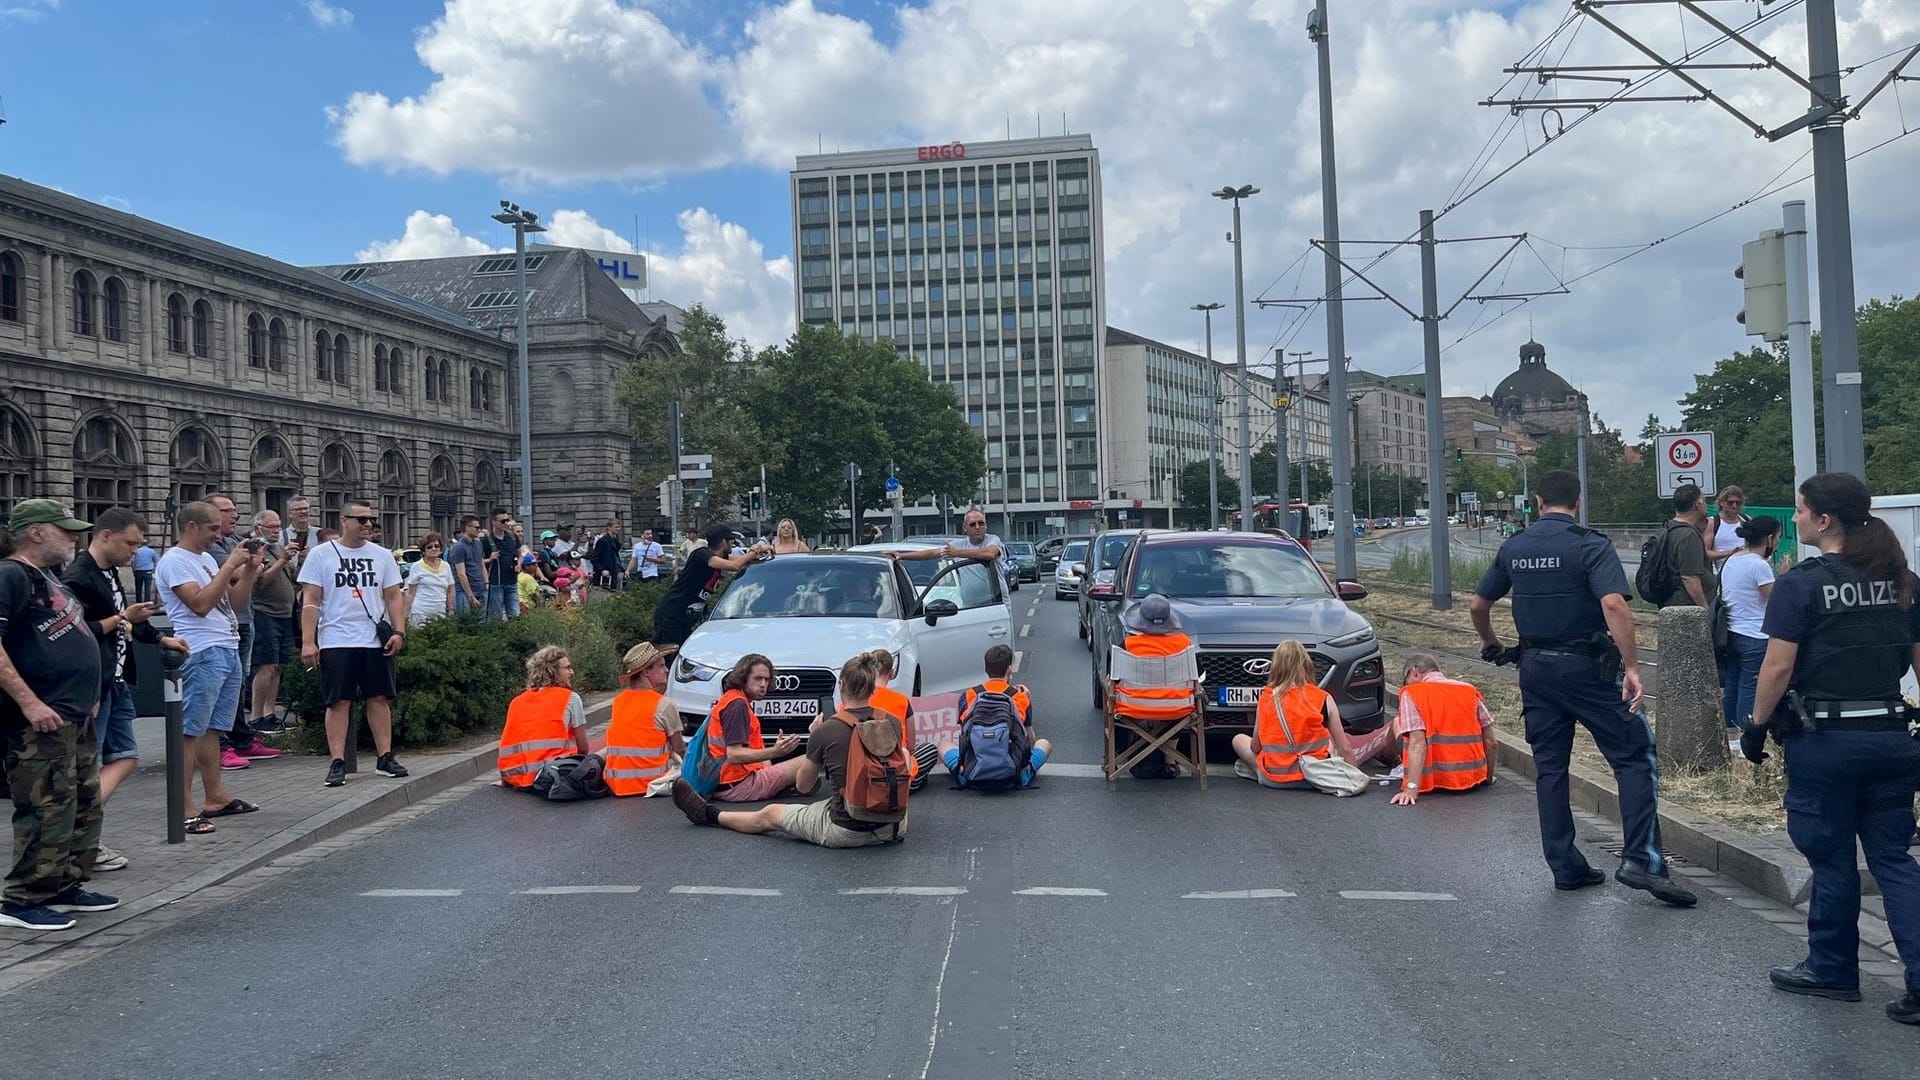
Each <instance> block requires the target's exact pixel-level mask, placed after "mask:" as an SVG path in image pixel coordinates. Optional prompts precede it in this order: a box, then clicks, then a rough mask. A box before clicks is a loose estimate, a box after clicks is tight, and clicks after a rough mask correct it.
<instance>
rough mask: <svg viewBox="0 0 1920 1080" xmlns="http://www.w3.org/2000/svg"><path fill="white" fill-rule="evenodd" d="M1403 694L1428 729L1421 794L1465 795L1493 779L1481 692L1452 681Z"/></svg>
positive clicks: (1411, 687)
mask: <svg viewBox="0 0 1920 1080" xmlns="http://www.w3.org/2000/svg"><path fill="white" fill-rule="evenodd" d="M1400 692H1401V693H1402V694H1405V695H1406V696H1407V697H1409V698H1412V699H1413V707H1414V708H1416V709H1418V710H1420V719H1421V721H1422V722H1423V723H1425V724H1426V728H1427V767H1426V768H1425V769H1424V770H1422V771H1421V773H1420V790H1421V792H1423V793H1424V792H1428V791H1432V790H1433V789H1434V788H1445V789H1447V790H1448V791H1464V790H1466V789H1467V788H1470V787H1477V786H1479V785H1481V784H1484V783H1486V782H1487V780H1488V778H1489V777H1490V776H1491V775H1492V769H1491V768H1490V763H1489V762H1488V761H1487V748H1486V742H1485V741H1484V740H1485V736H1484V735H1483V734H1482V732H1481V728H1480V708H1479V706H1480V691H1478V690H1476V689H1474V688H1473V687H1472V686H1471V685H1469V684H1467V683H1463V682H1457V681H1455V680H1453V679H1433V680H1424V681H1421V682H1412V683H1408V684H1407V685H1406V686H1404V687H1402V688H1401V690H1400Z"/></svg>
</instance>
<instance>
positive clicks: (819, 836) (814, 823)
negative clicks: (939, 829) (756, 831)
mask: <svg viewBox="0 0 1920 1080" xmlns="http://www.w3.org/2000/svg"><path fill="white" fill-rule="evenodd" d="M762 771H763V772H764V771H765V770H762ZM831 801H832V800H829V799H821V800H820V801H819V802H810V803H803V804H800V805H797V806H789V807H787V808H786V810H785V811H784V812H783V813H781V815H780V831H781V832H783V833H786V834H787V835H788V836H791V837H793V838H794V839H795V840H803V841H805V842H807V843H809V844H818V845H820V846H821V847H828V848H850V847H874V846H876V845H879V844H891V843H894V842H895V841H897V840H905V839H906V838H907V819H906V818H901V819H900V822H899V824H897V825H882V826H880V827H879V828H877V829H874V830H872V831H871V832H869V831H864V830H861V829H849V828H847V827H845V826H843V825H836V824H834V821H833V815H832V814H830V813H828V812H827V806H828V804H829V803H830V802H831Z"/></svg>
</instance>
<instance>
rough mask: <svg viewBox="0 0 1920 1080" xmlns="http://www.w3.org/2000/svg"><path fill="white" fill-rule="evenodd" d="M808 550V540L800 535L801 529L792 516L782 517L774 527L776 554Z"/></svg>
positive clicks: (791, 553)
mask: <svg viewBox="0 0 1920 1080" xmlns="http://www.w3.org/2000/svg"><path fill="white" fill-rule="evenodd" d="M806 550H808V548H807V541H806V539H805V538H804V537H802V536H801V535H800V529H799V527H798V526H796V525H795V524H794V523H793V519H792V518H781V519H780V523H779V524H778V525H775V526H774V528H773V553H774V554H775V555H798V554H800V553H801V552H803V551H806Z"/></svg>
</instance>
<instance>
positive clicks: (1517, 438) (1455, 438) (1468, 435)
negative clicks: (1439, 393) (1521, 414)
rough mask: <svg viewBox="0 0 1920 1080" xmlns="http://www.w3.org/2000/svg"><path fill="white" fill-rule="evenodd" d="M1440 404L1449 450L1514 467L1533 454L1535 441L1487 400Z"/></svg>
mask: <svg viewBox="0 0 1920 1080" xmlns="http://www.w3.org/2000/svg"><path fill="white" fill-rule="evenodd" d="M1440 404H1441V415H1442V417H1443V418H1444V420H1445V423H1446V432H1447V436H1446V438H1447V445H1448V446H1452V447H1458V448H1460V449H1462V450H1465V451H1467V452H1468V453H1471V454H1477V455H1480V456H1482V457H1484V458H1485V459H1486V460H1488V461H1491V462H1493V463H1494V464H1496V465H1513V464H1516V463H1517V462H1518V461H1519V460H1520V457H1521V455H1523V454H1524V455H1531V454H1532V453H1533V450H1534V441H1533V439H1532V438H1530V437H1529V436H1528V435H1527V433H1526V432H1525V431H1523V430H1521V429H1520V427H1519V426H1518V425H1516V424H1515V423H1513V422H1512V421H1510V420H1508V419H1506V418H1505V417H1502V416H1501V415H1500V414H1499V413H1498V412H1497V411H1495V409H1494V407H1493V405H1492V404H1491V403H1490V402H1488V401H1487V399H1485V398H1477V397H1449V398H1443V399H1442V400H1441V403H1440Z"/></svg>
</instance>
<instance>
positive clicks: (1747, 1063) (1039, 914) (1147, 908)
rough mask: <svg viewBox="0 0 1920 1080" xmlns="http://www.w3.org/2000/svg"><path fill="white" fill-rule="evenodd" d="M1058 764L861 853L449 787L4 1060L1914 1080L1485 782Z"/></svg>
mask: <svg viewBox="0 0 1920 1080" xmlns="http://www.w3.org/2000/svg"><path fill="white" fill-rule="evenodd" d="M1032 608H1037V614H1036V615H1034V616H1033V617H1032V618H1031V619H1029V617H1028V615H1027V613H1028V611H1029V610H1030V609H1032ZM1016 613H1017V614H1018V616H1019V618H1018V620H1017V621H1019V622H1020V623H1022V624H1027V623H1029V622H1030V623H1031V625H1032V626H1033V627H1034V628H1033V629H1032V630H1031V631H1029V632H1027V633H1028V636H1025V637H1020V638H1017V639H1016V641H1017V647H1018V648H1019V649H1020V650H1021V653H1022V656H1021V676H1022V678H1023V679H1024V681H1026V682H1027V683H1028V684H1029V685H1030V686H1031V687H1032V689H1033V692H1034V697H1035V700H1036V703H1037V706H1038V710H1039V717H1040V721H1039V722H1040V724H1041V726H1042V727H1043V728H1044V730H1045V734H1047V735H1049V736H1051V737H1052V738H1053V739H1054V740H1055V742H1056V752H1055V758H1054V760H1055V761H1056V762H1060V763H1069V764H1079V765H1092V764H1094V763H1096V762H1097V761H1098V760H1099V758H1098V752H1097V749H1096V747H1097V746H1098V743H1099V738H1098V728H1097V723H1096V720H1095V714H1094V713H1093V712H1092V710H1091V708H1090V706H1089V700H1088V696H1087V695H1088V675H1087V657H1086V654H1085V652H1084V650H1083V649H1082V648H1081V645H1080V643H1079V641H1078V640H1077V639H1076V638H1075V637H1074V632H1073V615H1072V605H1070V604H1068V603H1065V602H1056V601H1054V600H1053V599H1052V598H1051V597H1050V595H1049V594H1048V593H1046V592H1045V591H1039V592H1036V591H1035V590H1033V589H1031V587H1029V588H1028V589H1023V590H1022V591H1021V593H1020V594H1019V596H1018V603H1017V605H1016ZM1084 771H1085V770H1075V769H1058V770H1055V771H1054V773H1053V775H1051V776H1049V775H1048V774H1046V773H1043V774H1042V776H1043V780H1042V782H1041V784H1040V785H1039V786H1038V787H1037V788H1036V789H1034V790H1031V791H1028V792H1023V793H1018V794H1013V795H1000V796H990V795H979V794H974V793H963V792H957V791H952V790H948V789H946V788H945V787H944V785H941V784H938V783H936V784H935V785H934V786H933V787H932V788H931V789H929V790H928V791H927V792H925V793H923V794H922V795H920V796H916V799H915V804H914V805H915V809H914V811H913V818H912V826H911V835H910V837H909V839H908V842H907V843H905V844H904V845H901V846H898V847H887V848H881V849H869V850H863V851H823V850H818V849H814V848H810V847H806V846H803V845H800V844H796V843H793V842H791V841H788V840H785V839H782V838H778V837H748V836H739V835H733V834H728V833H722V832H719V831H715V830H709V829H696V828H694V827H692V826H690V825H688V824H686V822H685V821H684V819H682V818H681V817H680V816H679V815H678V814H677V813H676V812H675V811H674V808H673V807H672V806H671V805H670V804H669V803H667V802H666V801H664V800H644V801H641V800H622V801H618V802H602V803H594V804H576V805H547V804H544V803H536V802H534V801H532V800H531V799H528V798H526V797H524V796H521V795H517V794H513V793H509V792H505V791H502V790H499V789H494V788H481V789H477V790H475V791H474V792H473V793H472V794H471V795H469V796H467V797H465V798H464V799H461V800H459V801H457V802H454V803H452V804H450V805H449V806H448V807H447V808H445V809H443V810H440V811H438V812H436V813H433V814H430V815H427V816H424V817H422V818H420V819H419V820H418V821H417V822H415V823H413V824H412V825H409V826H405V827H402V828H397V829H394V830H390V831H387V832H384V833H381V834H379V835H377V836H375V837H373V838H371V839H370V840H368V841H366V842H365V843H363V844H360V845H358V846H356V847H353V848H350V849H348V850H345V851H343V852H341V853H339V854H336V855H333V856H331V857H328V858H326V859H323V860H319V861H316V862H313V863H310V864H308V865H307V866H305V867H303V868H301V869H298V870H295V871H293V872H290V873H287V874H285V875H283V876H281V877H280V878H279V879H277V880H276V881H274V882H272V883H271V884H268V885H266V886H264V887H263V888H261V889H259V890H257V891H255V892H252V893H250V894H248V895H246V896H244V897H243V898H242V899H240V900H238V901H236V902H235V903H233V904H231V905H228V906H227V907H224V908H221V909H217V910H215V911H214V912H212V913H210V914H208V915H204V916H200V917H196V918H192V919H188V920H186V921H183V922H181V923H179V924H178V925H176V926H174V927H171V928H167V929H163V930H158V931H155V932H154V933H151V934H149V935H147V936H145V937H143V938H140V939H137V940H134V941H132V942H129V943H127V944H125V945H122V946H119V947H118V948H115V949H113V950H111V951H109V952H107V953H105V954H104V955H103V956H102V957H101V958H100V959H97V960H95V961H93V962H91V963H88V964H86V965H84V966H81V967H78V968H74V969H72V970H68V971H65V972H63V973H60V974H56V975H53V976H51V977H49V978H47V979H45V980H42V981H41V982H39V983H36V984H33V985H31V986H29V987H28V988H26V989H25V990H22V991H20V992H17V993H15V994H13V995H11V996H9V997H6V998H0V1046H4V1047H6V1048H7V1050H6V1068H5V1070H4V1075H5V1076H6V1077H7V1078H8V1080H40V1078H42V1077H45V1078H49V1080H76V1078H94V1077H114V1078H117V1077H142V1078H155V1080H159V1078H175V1077H178V1078H193V1080H204V1078H207V1077H213V1078H219V1080H226V1078H239V1077H252V1076H257V1077H271V1078H321V1077H328V1078H344V1077H408V1078H421V1080H425V1078H440V1077H475V1078H478V1077H521V1076H533V1075H541V1076H576V1075H577V1076H596V1077H597V1076H620V1077H668V1076H717V1077H742V1078H760V1077H767V1078H787V1077H795V1078H813V1077H829V1076H835V1077H849V1078H868V1077H874V1078H879V1077H907V1078H915V1077H1014V1076H1019V1077H1023V1078H1029V1077H1030V1078H1054V1077H1059V1078H1067V1077H1100V1078H1114V1077H1226V1076H1249V1077H1252V1076H1260V1077H1266V1076H1281V1077H1420V1078H1425V1077H1463V1078H1464V1077H1475V1078H1479V1077H1494V1076H1498V1077H1525V1078H1529V1080H1531V1078H1535V1077H1548V1076H1551V1077H1574V1078H1583V1080H1584V1078H1600V1077H1648V1078H1652V1077H1682V1078H1710V1077H1730V1078H1731V1077H1740V1078H1742V1080H1746V1078H1751V1077H1753V1076H1756V1075H1760V1076H1779V1077H1789V1076H1798V1077H1841V1076H1845V1077H1911V1076H1913V1075H1914V1069H1915V1066H1914V1061H1915V1060H1916V1058H1915V1049H1916V1032H1914V1031H1913V1030H1912V1029H1910V1028H1903V1027H1900V1026H1898V1025H1895V1024H1892V1023H1890V1022H1888V1021H1887V1020H1886V1019H1884V1017H1883V1016H1882V1015H1881V1013H1880V1003H1881V1002H1882V1001H1884V1000H1887V999H1888V998H1890V997H1891V996H1892V995H1891V994H1890V993H1888V992H1887V991H1886V990H1885V989H1884V986H1883V984H1880V983H1878V982H1877V981H1870V983H1869V992H1868V1000H1867V1002H1866V1003H1864V1004H1860V1005H1843V1004H1836V1003H1829V1002H1816V1001H1809V1000H1805V999H1799V998H1790V997H1787V996H1784V995H1780V994H1777V993H1773V992H1771V991H1769V990H1768V989H1767V987H1766V983H1765V969H1766V968H1767V966H1768V965H1770V964H1775V963H1786V962H1792V961H1793V960H1795V959H1797V958H1798V951H1799V948H1800V945H1799V943H1798V942H1797V941H1796V940H1795V939H1794V938H1792V937H1790V936H1788V935H1787V934H1786V933H1784V932H1782V931H1781V930H1780V929H1778V928H1776V927H1774V926H1773V925H1771V924H1770V923H1768V922H1766V921H1764V920H1763V919H1761V918H1759V917H1758V916H1756V915H1755V914H1753V913H1751V912H1749V911H1746V910H1743V909H1741V908H1738V907H1736V906H1734V905H1732V904H1729V903H1725V902H1723V901H1715V900H1713V899H1712V898H1711V897H1709V898H1708V901H1707V902H1705V903H1703V905H1702V907H1701V908H1699V909H1697V910H1693V911H1676V910H1670V909H1667V908H1664V907H1661V906H1659V905H1658V904H1656V903H1655V902H1653V901H1652V900H1650V899H1649V898H1647V897H1645V896H1644V895H1642V894H1639V893H1633V892H1629V891H1627V890H1625V889H1622V888H1620V887H1617V886H1612V885H1609V886H1606V887H1603V888H1600V889H1595V890H1589V891H1586V892H1582V893H1577V894H1565V893H1556V892H1554V891H1553V890H1552V888H1551V887H1550V884H1549V879H1548V876H1547V872H1546V868H1545V867H1544V865H1543V864H1542V863H1541V860H1540V857H1539V853H1538V847H1537V843H1536V835H1535V830H1534V821H1533V809H1532V800H1531V796H1530V795H1528V794H1527V793H1526V792H1525V791H1523V790H1520V789H1519V788H1518V787H1516V786H1515V785H1514V784H1512V783H1511V782H1509V783H1505V784H1501V785H1499V786H1496V787H1495V788H1493V789H1492V790H1489V791H1482V792H1479V793H1477V794H1473V795H1468V796H1458V797H1453V798H1439V797H1430V798H1429V799H1427V800H1425V801H1423V802H1422V804H1421V805H1420V806H1418V807H1416V808H1412V809H1405V808H1397V807H1393V806H1391V805H1389V804H1388V802H1387V800H1386V798H1385V794H1384V792H1382V791H1380V790H1377V789H1376V790H1375V791H1373V792H1370V793H1368V794H1367V795H1366V796H1363V797H1361V798H1358V799H1346V800H1335V799H1332V798H1328V797H1325V796H1320V795H1315V794H1311V793H1297V792H1274V791H1267V790H1263V789H1260V788H1257V787H1255V786H1254V785H1253V784H1250V783H1247V782H1245V781H1239V780H1235V779H1233V778H1231V777H1224V778H1217V779H1216V780H1215V781H1214V783H1213V786H1212V787H1211V789H1210V790H1209V791H1207V792H1206V793H1204V794H1203V793H1201V792H1200V791H1199V790H1197V787H1196V786H1195V785H1193V784H1192V783H1191V782H1177V783H1176V782H1153V783H1145V782H1131V781H1130V782H1125V783H1122V784H1121V785H1119V786H1118V788H1117V789H1114V790H1109V789H1108V787H1107V785H1106V784H1104V783H1103V782H1101V781H1100V780H1098V779H1093V778H1088V777H1085V776H1080V775H1073V774H1074V773H1076V772H1084ZM1589 853H1590V857H1591V858H1592V859H1593V860H1594V862H1595V864H1596V865H1601V866H1609V867H1610V866H1611V865H1612V860H1611V858H1610V857H1609V856H1607V855H1606V853H1605V852H1603V851H1600V850H1598V849H1597V848H1594V847H1590V848H1589ZM108 884H110V882H109V883H108ZM529 890H541V891H538V892H529ZM848 890H877V891H868V892H863V893H855V894H849V893H848ZM901 890H907V891H901ZM83 917H84V916H83Z"/></svg>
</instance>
